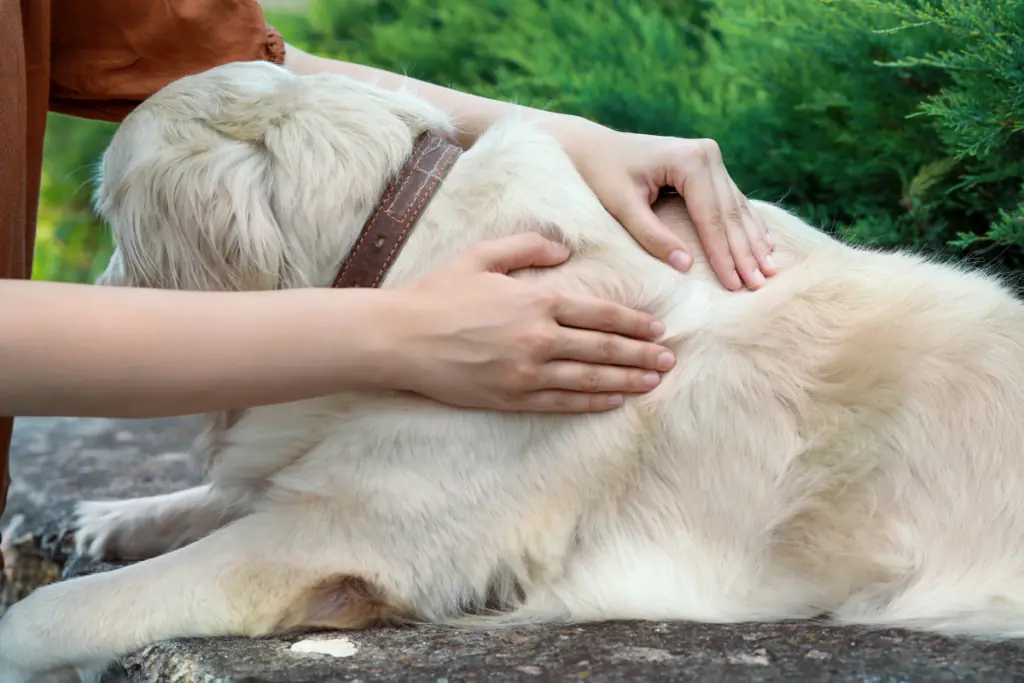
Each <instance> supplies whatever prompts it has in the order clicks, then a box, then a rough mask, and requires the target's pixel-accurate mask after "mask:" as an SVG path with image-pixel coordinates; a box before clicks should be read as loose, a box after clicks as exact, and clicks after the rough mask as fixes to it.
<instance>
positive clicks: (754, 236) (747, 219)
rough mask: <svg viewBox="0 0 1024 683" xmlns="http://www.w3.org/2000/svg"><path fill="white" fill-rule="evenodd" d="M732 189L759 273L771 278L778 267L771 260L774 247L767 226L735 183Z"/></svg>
mask: <svg viewBox="0 0 1024 683" xmlns="http://www.w3.org/2000/svg"><path fill="white" fill-rule="evenodd" d="M732 187H733V194H734V195H735V196H736V201H737V203H738V204H739V205H740V211H741V212H742V213H743V225H744V227H745V228H746V231H747V241H748V242H749V243H750V249H751V251H752V252H753V254H754V258H755V259H756V260H757V264H758V267H759V268H760V269H761V272H762V273H764V274H765V275H766V276H767V277H771V276H772V275H775V274H776V273H777V272H778V266H776V265H775V260H774V259H773V258H772V251H774V250H775V245H774V244H772V240H771V236H770V235H769V233H768V226H767V225H766V224H765V222H764V220H763V219H762V218H761V216H760V215H759V214H758V213H757V212H756V211H754V207H753V206H752V205H751V204H750V201H748V200H747V198H746V197H744V196H743V193H742V192H740V189H739V188H738V187H736V183H733V184H732Z"/></svg>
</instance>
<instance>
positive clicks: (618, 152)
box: [284, 45, 777, 290]
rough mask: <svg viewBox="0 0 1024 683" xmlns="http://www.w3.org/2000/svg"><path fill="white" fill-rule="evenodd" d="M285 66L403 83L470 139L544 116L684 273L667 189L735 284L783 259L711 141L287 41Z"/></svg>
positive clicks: (579, 164)
mask: <svg viewBox="0 0 1024 683" xmlns="http://www.w3.org/2000/svg"><path fill="white" fill-rule="evenodd" d="M284 65H285V67H286V68H289V69H291V70H292V71H294V72H296V73H299V74H311V73H332V72H333V73H339V74H343V75H345V76H348V77H350V78H354V79H357V80H361V81H367V82H373V83H376V84H377V85H379V86H381V87H384V88H388V89H393V90H397V89H399V88H408V89H409V90H411V91H412V92H415V93H416V94H417V95H418V96H419V97H422V98H423V99H425V100H427V101H428V102H430V103H431V104H433V105H434V106H436V107H438V108H440V109H443V110H445V111H447V112H448V113H449V114H450V115H451V116H452V118H453V119H454V121H455V124H456V128H457V130H458V132H459V133H460V139H459V142H460V143H461V144H463V145H464V146H469V145H470V144H472V142H473V141H475V140H476V139H477V138H478V137H479V136H480V135H482V134H483V133H484V131H486V130H487V129H488V128H489V127H490V126H491V124H493V123H494V122H495V121H497V120H499V119H501V118H504V117H505V116H507V115H508V114H509V113H511V112H512V111H516V112H517V113H519V114H521V115H523V117H524V118H525V119H527V120H533V121H537V122H539V123H540V124H541V125H542V126H543V127H544V128H545V129H546V130H547V131H548V132H549V133H550V134H551V135H553V136H554V137H555V139H556V140H558V141H559V143H561V145H562V147H563V148H564V149H565V151H566V153H567V154H569V156H570V157H571V158H572V160H573V162H575V164H576V168H577V169H578V170H579V172H580V175H582V176H583V178H584V180H586V182H587V184H588V185H590V188H591V189H592V190H593V191H594V193H595V194H596V195H597V196H598V198H599V199H600V200H601V202H602V203H603V204H604V207H605V208H606V209H607V210H608V212H609V213H610V214H611V215H612V216H614V217H615V218H616V219H618V221H619V222H620V223H621V224H622V226H623V227H624V228H625V229H626V230H627V231H628V232H629V233H630V235H632V236H633V238H634V239H635V240H636V241H637V242H638V243H639V244H640V245H641V246H642V247H643V248H644V249H646V250H647V251H648V252H650V253H651V254H652V255H653V256H655V257H656V258H659V259H662V260H664V261H666V262H667V263H669V264H671V265H672V266H673V267H675V268H677V269H679V270H682V271H686V270H689V268H690V266H691V265H692V264H693V257H694V254H693V251H692V249H693V248H692V247H687V245H686V244H685V243H684V241H683V240H682V239H681V237H680V235H678V234H676V233H674V232H673V231H672V230H671V229H669V227H668V226H666V225H665V224H664V223H662V222H661V221H660V220H659V219H658V218H657V216H655V215H654V213H653V212H652V211H651V204H652V203H654V201H655V200H656V199H657V197H658V193H659V191H660V189H661V188H663V187H673V188H675V189H676V191H678V192H679V194H680V195H682V196H683V199H684V200H685V201H686V205H687V208H688V210H689V213H690V215H691V216H692V217H693V219H694V225H695V226H696V229H697V234H698V237H699V241H700V246H701V247H703V250H704V252H705V253H706V254H707V257H708V261H709V262H710V264H711V267H712V269H713V270H714V272H715V274H716V275H717V276H718V279H719V280H720V281H721V282H722V284H723V285H725V286H726V287H727V288H728V289H731V290H735V289H740V288H742V287H743V286H744V285H746V286H747V287H749V288H751V289H757V288H759V287H761V286H762V285H764V283H765V276H768V277H770V276H772V275H774V274H775V272H776V270H777V269H776V266H775V264H774V262H773V261H772V258H771V251H772V248H773V245H772V243H771V237H770V236H769V235H768V228H767V226H766V225H765V224H764V221H763V220H761V218H760V216H758V215H757V214H756V213H754V211H753V210H752V209H751V208H750V203H749V202H748V201H747V199H746V197H745V196H744V195H743V194H742V193H741V192H740V190H739V188H738V187H736V184H735V183H734V182H733V180H732V178H731V177H730V176H729V173H728V171H727V170H726V168H725V162H724V161H723V159H722V154H721V151H720V150H719V148H718V145H717V144H715V142H714V141H712V140H685V139H677V138H667V137H658V136H650V135H637V134H633V133H628V132H619V131H614V130H612V129H610V128H606V127H605V126H602V125H599V124H597V123H594V122H592V121H588V120H587V119H584V118H580V117H578V116H568V115H565V114H559V113H554V112H549V111H543V110H539V109H533V108H530V107H524V106H520V105H516V104H512V103H508V102H501V101H498V100H492V99H488V98H486V97H480V96H477V95H470V94H468V93H462V92H459V91H457V90H453V89H451V88H445V87H442V86H439V85H434V84H432V83H426V82H424V81H420V80H416V79H413V78H407V77H404V76H399V75H397V74H393V73H389V72H387V71H383V70H381V69H375V68H372V67H368V66H363V65H360V64H352V63H349V62H343V61H337V60H333V59H327V58H324V57H317V56H315V55H310V54H308V53H305V52H303V51H302V50H299V49H298V48H296V47H294V46H291V45H289V46H287V47H286V50H285V64H284Z"/></svg>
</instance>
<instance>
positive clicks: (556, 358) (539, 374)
mask: <svg viewBox="0 0 1024 683" xmlns="http://www.w3.org/2000/svg"><path fill="white" fill-rule="evenodd" d="M567 255H568V253H567V252H565V251H564V250H563V251H558V249H557V245H554V244H552V243H551V242H549V241H547V240H545V239H542V238H540V237H539V236H536V235H520V236H517V237H515V238H510V239H507V240H499V241H496V242H492V243H488V244H485V245H480V246H478V247H476V248H474V249H472V250H469V251H467V252H465V253H463V254H462V255H460V256H459V257H457V258H456V259H453V261H452V262H451V263H449V264H447V265H446V266H442V267H441V268H439V269H437V270H436V271H434V272H433V273H431V274H429V275H427V276H425V277H424V278H423V279H421V280H420V281H418V282H416V283H413V284H412V285H410V286H407V287H403V288H399V289H385V290H379V289H372V290H368V289H342V290H337V289H321V288H308V289H296V290H285V291H271V292H241V293H223V292H184V291H169V290H157V289H136V288H129V287H97V286H92V285H74V284H63V283H49V282H25V281H20V280H0V415H73V416H90V417H152V416H169V415H182V414H190V413H199V412H206V411H213V410H223V409H228V408H237V407H248V406H254V405H261V404H268V403H283V402H287V401H294V400H300V399H306V398H314V397H317V396H322V395H326V394H331V393H337V392H340V391H346V390H357V389H389V390H406V391H414V392H418V393H420V394H423V395H426V396H430V397H432V398H435V399H437V400H440V401H443V402H445V403H449V404H454V405H460V406H466V407H476V408H493V409H499V410H501V409H504V410H542V411H560V412H561V411H565V412H579V411H592V410H607V409H609V408H613V407H615V406H616V405H619V404H620V403H621V394H623V393H634V392H637V393H638V392H646V391H649V390H650V389H652V388H654V386H656V385H657V384H658V381H657V378H658V371H665V370H668V369H669V368H670V367H671V366H672V364H673V362H674V358H672V356H671V354H670V353H668V350H667V349H665V348H664V347H662V346H660V345H658V344H654V343H651V342H650V341H646V340H649V339H652V338H655V337H657V336H659V335H660V334H661V333H662V332H663V331H664V328H663V327H657V326H655V327H653V328H652V324H653V323H655V322H656V321H655V319H654V318H653V317H652V316H649V315H647V314H644V313H640V312H637V311H633V310H631V309H628V308H625V307H623V306H619V305H617V304H612V303H610V302H605V301H600V300H597V299H592V298H584V297H568V296H564V295H560V294H557V293H554V292H548V291H547V290H545V289H542V288H540V287H537V286H535V285H530V284H527V283H525V282H523V281H520V280H517V279H514V278H509V277H504V276H503V275H500V274H499V273H501V272H506V271H509V270H516V269H519V268H526V267H531V266H538V267H543V266H552V265H557V264H558V263H560V262H562V261H564V259H565V258H566V257H567ZM663 354H665V355H667V356H668V357H669V358H668V360H667V361H666V360H665V359H664V358H660V357H661V356H662V355H663ZM651 371H654V372H651ZM652 375H653V376H654V381H653V382H651V381H650V377H651V376H652Z"/></svg>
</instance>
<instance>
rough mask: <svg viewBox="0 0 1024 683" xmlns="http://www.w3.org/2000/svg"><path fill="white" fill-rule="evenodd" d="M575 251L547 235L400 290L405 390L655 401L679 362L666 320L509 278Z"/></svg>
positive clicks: (456, 262)
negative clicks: (665, 337) (647, 396)
mask: <svg viewBox="0 0 1024 683" xmlns="http://www.w3.org/2000/svg"><path fill="white" fill-rule="evenodd" d="M568 256H569V251H568V248H566V247H564V246H562V245H559V244H556V243H554V242H551V241H549V240H547V239H545V238H543V237H541V236H540V235H537V234H523V235H517V236H515V237H510V238H506V239H502V240H496V241H492V242H486V243H482V244H478V245H475V246H474V247H471V248H470V249H468V250H466V251H464V252H462V253H460V254H459V255H458V256H456V257H455V258H454V259H453V260H452V261H451V262H449V263H448V264H446V265H445V266H443V267H441V268H439V269H437V270H435V271H434V272H432V273H430V274H429V275H426V276H424V277H422V278H421V279H419V280H418V281H416V282H414V283H413V284H411V285H408V286H405V287H402V288H399V289H396V290H394V293H395V296H396V297H397V298H396V300H395V307H396V308H395V312H396V313H397V314H398V317H397V318H396V320H398V321H399V324H400V325H401V327H402V330H401V331H398V332H397V333H396V335H397V354H398V356H399V357H400V360H399V362H398V363H396V365H395V368H394V371H395V372H396V376H395V377H394V378H393V379H392V380H390V383H391V384H393V385H398V386H400V387H401V388H403V389H406V390H409V391H414V392H416V393H419V394H422V395H424V396H428V397H430V398H433V399H435V400H438V401H441V402H443V403H448V404H451V405H458V406H462V407H467V408H490V409H498V410H510V411H531V412H533V411H539V412H569V413H574V412H595V411H603V410H610V409H612V408H615V407H617V406H619V405H621V404H622V402H623V395H624V394H631V393H633V394H635V393H645V392H647V391H650V390H651V389H653V388H654V387H655V386H657V385H658V383H659V382H660V379H661V378H660V374H659V373H660V372H664V371H667V370H669V369H671V368H672V366H673V365H674V364H675V357H674V355H673V354H672V352H671V351H669V350H668V349H667V348H665V347H663V346H661V345H659V344H655V343H652V342H651V341H650V340H652V339H655V338H657V337H658V336H660V335H661V334H663V333H664V329H665V328H664V325H663V324H662V323H661V321H659V320H657V319H656V318H655V317H654V316H651V315H648V314H646V313H641V312H639V311H635V310H633V309H630V308H627V307H625V306H621V305H619V304H615V303H612V302H608V301H604V300H602V299H597V298H593V297H588V296H582V295H576V294H563V293H559V292H557V291H554V290H552V289H551V288H548V287H544V286H542V285H538V284H534V283H529V282H525V281H523V280H518V279H515V278H512V277H509V276H508V273H510V272H512V271H515V270H519V269H521V268H530V267H545V266H555V265H558V264H559V263H562V262H563V261H565V260H566V258H568Z"/></svg>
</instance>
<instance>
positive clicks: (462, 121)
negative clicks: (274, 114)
mask: <svg viewBox="0 0 1024 683" xmlns="http://www.w3.org/2000/svg"><path fill="white" fill-rule="evenodd" d="M284 65H285V67H287V68H288V69H291V70H292V71H294V72H296V73H299V74H312V73H340V74H342V75H345V76H348V77H350V78H354V79H356V80H360V81H367V82H373V83H376V84H377V85H379V86H381V87H383V88H387V89H389V90H399V89H402V88H409V89H411V90H412V92H414V93H415V94H416V95H417V96H419V97H422V98H423V99H425V100H427V101H428V102H430V103H431V104H433V105H434V106H436V107H438V108H440V109H443V110H444V111H447V112H448V113H449V114H451V115H452V118H453V119H454V120H455V122H456V125H457V127H458V131H459V133H460V137H459V140H458V142H459V144H461V145H462V146H464V147H469V146H470V145H471V144H472V143H473V142H474V141H475V140H476V139H477V138H478V137H480V135H482V134H483V133H484V131H486V130H487V129H488V128H489V127H490V126H491V124H493V123H494V122H495V121H497V120H499V119H501V118H503V117H506V116H508V115H509V113H510V112H511V111H512V110H516V111H517V113H520V114H522V115H524V116H525V118H526V119H528V120H535V121H540V122H542V124H543V125H544V127H545V128H546V129H547V130H548V131H549V132H550V133H551V134H553V135H554V136H555V137H556V138H557V139H558V140H559V141H560V142H561V143H562V144H563V145H566V146H569V145H572V144H574V143H575V141H576V140H578V139H579V138H580V137H582V135H581V133H585V130H586V129H590V130H593V131H597V130H598V129H600V128H601V126H599V125H597V124H595V123H592V122H590V121H587V120H586V119H582V118H580V117H577V116H569V115H566V114H558V113H555V112H548V111H543V110H539V109H533V108H530V107H524V106H519V105H516V104H512V103H508V102H501V101H499V100H492V99H488V98H486V97H480V96H478V95H471V94H469V93H464V92H459V91H458V90H453V89H451V88H445V87H442V86H439V85H435V84H433V83H427V82H425V81H420V80H417V79H414V78H408V77H406V76H401V75H398V74H394V73H391V72H390V71H384V70H382V69H376V68H374V67H370V66H364V65H362V64H353V63H351V62H342V61H338V60H334V59H328V58H325V57H318V56H316V55H311V54H309V53H307V52H303V51H302V50H300V49H298V48H297V47H294V46H292V45H288V46H287V48H286V50H285V63H284Z"/></svg>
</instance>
